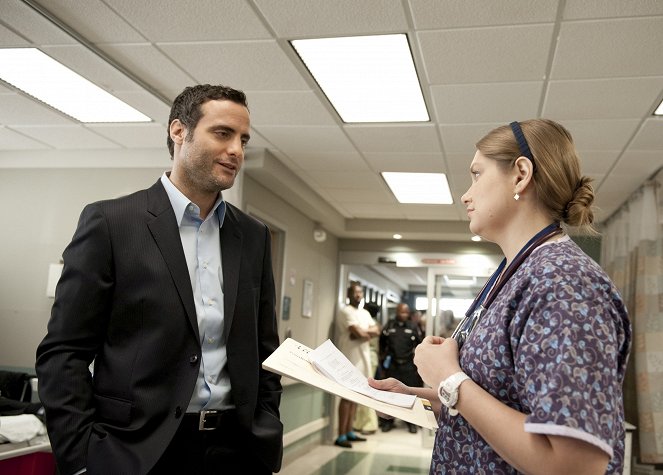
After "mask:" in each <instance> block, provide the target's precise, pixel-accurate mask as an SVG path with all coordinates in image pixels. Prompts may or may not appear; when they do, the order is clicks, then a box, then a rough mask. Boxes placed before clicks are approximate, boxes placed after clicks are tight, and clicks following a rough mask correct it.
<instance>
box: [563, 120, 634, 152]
mask: <svg viewBox="0 0 663 475" xmlns="http://www.w3.org/2000/svg"><path fill="white" fill-rule="evenodd" d="M559 122H560V123H561V124H562V125H563V126H564V127H566V128H567V129H568V130H569V132H570V133H571V136H572V137H573V142H574V143H575V146H576V149H577V150H622V149H623V148H624V146H625V145H626V143H627V142H628V140H629V139H630V138H631V136H632V135H633V132H635V129H636V127H637V126H638V122H639V121H638V120H627V119H616V120H560V121H559Z"/></svg>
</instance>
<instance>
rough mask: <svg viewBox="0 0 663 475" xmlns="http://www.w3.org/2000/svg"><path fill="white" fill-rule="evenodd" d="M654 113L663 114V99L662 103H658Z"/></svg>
mask: <svg viewBox="0 0 663 475" xmlns="http://www.w3.org/2000/svg"><path fill="white" fill-rule="evenodd" d="M654 115H663V101H661V103H660V104H659V105H658V108H657V109H656V111H655V112H654Z"/></svg>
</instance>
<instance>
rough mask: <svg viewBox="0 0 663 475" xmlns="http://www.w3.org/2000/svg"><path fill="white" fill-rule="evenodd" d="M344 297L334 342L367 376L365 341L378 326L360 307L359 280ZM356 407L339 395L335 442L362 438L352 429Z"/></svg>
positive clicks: (349, 442) (376, 332)
mask: <svg viewBox="0 0 663 475" xmlns="http://www.w3.org/2000/svg"><path fill="white" fill-rule="evenodd" d="M347 297H348V304H347V305H346V306H345V307H343V308H342V309H341V310H340V311H339V312H338V315H337V316H336V340H337V341H336V343H337V346H338V349H339V350H340V351H341V352H342V353H343V354H344V355H345V356H346V357H347V358H348V359H349V360H350V362H351V363H352V364H354V365H355V366H356V367H357V368H358V369H359V371H361V373H362V374H363V375H364V376H366V377H367V378H368V377H369V376H373V374H372V373H371V348H370V345H369V341H370V339H371V338H375V337H377V336H378V335H379V334H380V329H379V327H378V326H377V325H376V324H375V322H374V320H373V318H372V317H371V315H370V314H369V313H368V312H367V311H366V310H365V309H363V308H360V304H361V303H362V300H363V299H364V289H363V288H362V286H361V284H360V283H359V282H357V281H352V282H350V286H349V287H348V294H347ZM356 411H357V404H356V403H354V402H352V401H348V400H346V399H341V402H340V403H339V406H338V437H337V438H336V441H335V442H334V444H335V445H338V446H340V447H346V448H351V447H352V442H363V441H365V440H366V439H365V438H363V437H360V436H358V435H357V434H355V433H354V431H353V430H352V423H353V422H354V419H355V413H356Z"/></svg>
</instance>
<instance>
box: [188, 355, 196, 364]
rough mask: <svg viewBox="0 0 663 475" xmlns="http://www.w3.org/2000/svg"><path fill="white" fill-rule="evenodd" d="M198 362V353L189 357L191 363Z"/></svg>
mask: <svg viewBox="0 0 663 475" xmlns="http://www.w3.org/2000/svg"><path fill="white" fill-rule="evenodd" d="M197 362H198V355H193V356H192V357H191V358H189V363H191V364H196V363H197Z"/></svg>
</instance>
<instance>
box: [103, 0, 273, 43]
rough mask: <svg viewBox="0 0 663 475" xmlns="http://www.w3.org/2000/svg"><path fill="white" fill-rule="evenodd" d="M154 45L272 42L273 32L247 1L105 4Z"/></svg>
mask: <svg viewBox="0 0 663 475" xmlns="http://www.w3.org/2000/svg"><path fill="white" fill-rule="evenodd" d="M105 1H106V2H107V3H108V4H109V5H110V6H111V7H112V8H113V9H114V10H115V11H117V12H118V13H119V14H120V15H121V16H122V17H124V18H126V19H127V20H128V21H129V22H131V25H132V26H133V27H134V28H136V29H137V30H138V31H140V32H141V33H142V34H143V35H144V36H145V37H146V38H148V39H149V40H150V41H153V42H159V41H218V40H223V39H260V38H269V37H270V35H269V32H268V31H267V29H266V28H265V27H264V25H263V24H262V22H261V21H260V19H259V18H258V17H257V16H256V14H255V13H254V11H253V9H252V8H251V5H250V3H249V2H247V1H245V0H196V1H195V3H191V4H182V2H181V0H160V1H159V3H158V6H157V5H155V4H153V3H151V2H136V1H134V0H105Z"/></svg>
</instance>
